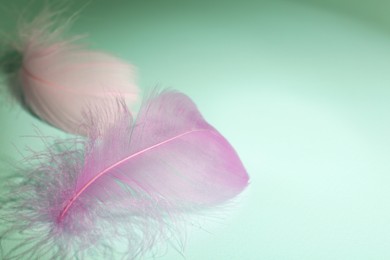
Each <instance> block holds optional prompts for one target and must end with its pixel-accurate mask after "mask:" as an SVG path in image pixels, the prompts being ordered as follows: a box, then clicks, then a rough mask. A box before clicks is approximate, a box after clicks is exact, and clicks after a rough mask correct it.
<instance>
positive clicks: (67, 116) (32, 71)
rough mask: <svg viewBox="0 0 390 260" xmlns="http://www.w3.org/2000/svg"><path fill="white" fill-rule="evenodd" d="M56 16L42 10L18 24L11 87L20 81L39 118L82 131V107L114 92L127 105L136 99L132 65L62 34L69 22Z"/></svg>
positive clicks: (26, 102) (27, 104)
mask: <svg viewBox="0 0 390 260" xmlns="http://www.w3.org/2000/svg"><path fill="white" fill-rule="evenodd" d="M55 15H58V14H57V13H54V12H52V11H49V10H46V11H44V12H42V14H40V15H38V16H37V17H36V18H35V19H34V20H33V21H32V22H31V23H29V24H28V25H27V26H23V27H22V28H21V30H20V39H21V43H20V44H19V45H18V46H17V49H18V51H20V53H21V56H22V63H21V67H20V69H19V72H18V81H17V82H14V86H13V87H14V88H17V87H18V86H19V85H20V86H21V90H22V98H23V102H24V104H25V105H26V106H27V108H28V109H30V110H31V111H32V112H33V113H34V114H35V115H37V116H38V117H39V118H41V119H43V120H44V121H46V122H48V123H49V124H51V125H53V126H55V127H57V128H60V129H62V130H64V131H67V132H70V133H74V134H82V135H85V134H86V130H87V129H85V128H82V127H80V124H81V123H82V120H83V114H82V113H83V111H84V110H85V108H86V106H91V105H94V104H99V103H101V102H102V101H103V102H104V101H105V100H107V99H112V98H115V97H116V96H118V95H120V96H122V97H124V98H125V99H126V102H127V103H128V104H129V105H133V104H134V103H135V102H136V101H137V97H138V88H137V86H136V84H135V83H134V78H135V74H134V68H133V66H132V65H130V64H128V63H126V62H124V61H122V60H121V59H119V58H116V57H114V56H112V55H110V54H108V53H104V52H98V51H90V50H87V49H85V48H84V47H83V46H81V45H77V44H75V39H76V38H75V37H73V38H72V39H68V40H63V39H61V37H62V33H63V30H64V28H65V27H66V26H68V24H69V23H70V22H69V21H67V22H64V25H62V26H58V22H55V20H56V17H53V16H55ZM57 19H58V18H57ZM13 92H15V91H14V90H13Z"/></svg>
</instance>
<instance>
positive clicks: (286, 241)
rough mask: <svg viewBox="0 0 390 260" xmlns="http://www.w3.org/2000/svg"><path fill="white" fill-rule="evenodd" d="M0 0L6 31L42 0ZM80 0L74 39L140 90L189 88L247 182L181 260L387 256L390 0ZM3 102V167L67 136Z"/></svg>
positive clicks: (200, 229)
mask: <svg viewBox="0 0 390 260" xmlns="http://www.w3.org/2000/svg"><path fill="white" fill-rule="evenodd" d="M0 3H1V8H0V11H1V14H0V26H1V30H2V31H3V33H4V34H7V35H12V33H14V31H13V29H12V28H14V26H15V18H16V17H17V14H18V13H20V11H21V10H23V9H25V8H26V4H27V3H28V4H29V12H34V11H36V10H39V9H40V7H41V6H42V3H43V1H38V0H36V1H28V2H26V1H19V0H18V1H7V0H0ZM85 3H86V1H78V2H76V3H73V4H72V5H71V10H70V12H72V11H76V10H79V9H80V8H82V11H81V12H80V14H79V18H78V19H77V21H76V22H75V24H74V26H73V27H72V29H71V32H70V34H79V33H80V34H85V33H87V34H88V36H89V38H88V42H90V44H91V46H92V48H95V49H101V50H105V51H108V52H111V53H113V54H116V55H118V56H120V57H122V58H124V59H126V60H128V61H130V62H131V63H133V64H134V65H135V66H136V67H137V69H138V82H139V85H140V86H141V88H142V89H144V90H145V89H150V88H153V87H155V86H156V85H158V86H160V87H169V88H173V89H177V90H179V91H182V92H184V93H186V94H188V95H189V96H190V97H191V98H192V99H193V100H194V101H195V102H196V103H197V105H198V106H199V109H200V111H201V112H202V113H203V115H204V116H205V118H206V119H207V120H208V121H209V122H210V123H211V124H213V125H214V126H215V127H216V128H217V129H218V130H220V132H221V133H223V134H224V135H225V136H226V137H227V139H228V140H229V141H230V142H231V143H232V145H233V146H234V147H235V148H236V150H237V152H238V153H239V155H240V157H241V159H242V161H243V163H244V165H245V166H246V168H247V170H248V172H249V174H250V176H251V184H250V186H249V187H248V189H247V190H246V192H244V193H243V194H242V196H240V198H239V200H238V201H237V203H235V204H234V205H233V206H231V207H230V208H227V209H226V210H225V211H224V212H223V214H216V215H213V216H211V217H210V219H209V220H208V221H206V222H205V223H203V221H202V222H201V224H197V225H196V226H194V227H192V228H190V230H189V232H188V238H187V240H186V249H185V252H184V255H185V259H216V260H219V259H221V260H222V259H237V260H238V259H261V260H271V259H272V260H279V259H286V260H293V259H297V260H302V259H305V260H306V259H308V260H311V259H318V260H322V259H329V260H330V259H331V260H336V259H337V260H347V259H353V260H358V259H375V260H380V259H383V260H385V259H390V208H389V201H390V188H389V187H390V163H389V155H390V121H389V110H390V102H389V100H390V88H389V86H390V73H389V72H390V71H389V70H390V69H389V68H390V33H389V32H390V16H389V15H388V14H389V11H390V2H388V1H380V0H374V1H352V0H341V1H337V0H328V1H325V0H317V1H315V0H300V1H299V0H296V1H294V0H290V1H254V0H253V1H248V0H243V1H222V0H221V1H219V0H218V1H216V0H213V1H206V0H201V1H173V0H164V1H163V0H160V1H157V0H153V1H103V0H91V1H88V3H89V4H87V5H85ZM30 7H31V8H30ZM0 100H1V105H0V133H1V134H0V159H1V161H0V168H1V169H3V170H2V171H1V173H0V174H4V175H5V174H7V168H8V167H9V166H7V165H8V163H9V162H11V161H14V160H17V159H20V158H21V157H22V156H21V155H20V153H19V152H18V150H20V151H21V152H22V153H24V152H25V147H33V148H34V149H38V150H39V149H40V148H41V147H42V145H41V143H40V141H39V139H38V138H34V137H31V136H35V135H36V134H37V129H39V131H41V133H42V134H43V135H52V136H65V134H63V133H62V132H60V131H59V130H56V129H54V128H52V127H50V126H48V125H46V124H45V123H42V122H40V121H39V120H37V119H35V118H34V117H32V116H31V115H29V114H28V113H27V112H25V111H24V110H22V109H21V108H20V106H18V105H17V104H13V103H12V102H11V101H10V100H9V98H7V96H6V94H5V93H1V98H0ZM34 126H35V127H34ZM7 162H8V163H7ZM221 215H222V216H221ZM161 259H184V258H183V257H182V256H181V255H180V254H179V253H178V252H176V251H175V250H174V249H173V248H170V249H169V250H168V251H167V252H166V254H165V255H163V256H162V257H161Z"/></svg>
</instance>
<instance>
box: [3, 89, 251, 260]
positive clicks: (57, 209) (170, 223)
mask: <svg viewBox="0 0 390 260" xmlns="http://www.w3.org/2000/svg"><path fill="white" fill-rule="evenodd" d="M106 109H107V110H113V111H108V112H107V113H106V115H112V114H114V115H115V120H113V121H109V122H106V121H105V118H106V117H104V114H103V117H102V118H100V117H96V116H91V115H93V114H94V113H95V109H94V108H93V107H92V108H91V109H90V110H89V113H87V115H86V116H85V117H86V118H88V119H89V122H88V124H87V125H89V127H90V128H89V131H88V133H89V134H88V138H86V139H81V138H80V139H74V141H71V142H70V141H63V142H59V143H57V145H56V146H55V147H49V149H48V151H47V152H46V153H41V154H37V155H36V156H35V158H36V159H38V161H39V163H38V164H37V166H36V169H35V170H34V171H32V172H31V173H30V174H28V175H25V176H24V177H23V179H24V180H25V182H24V184H20V183H19V184H18V186H17V188H16V190H14V192H13V193H12V195H11V197H12V198H13V201H12V202H11V203H10V204H11V207H10V208H9V210H8V212H9V214H8V215H7V216H6V219H9V221H10V222H11V223H12V225H11V227H10V228H9V229H8V230H7V231H5V232H3V235H2V239H3V240H4V239H6V238H10V237H11V236H12V233H13V232H22V233H23V234H22V237H23V238H20V239H21V240H20V241H19V243H18V244H17V246H15V247H14V248H13V249H11V250H9V251H7V252H3V259H20V258H23V257H28V259H42V258H44V257H47V258H52V259H75V258H76V259H83V258H85V257H97V256H103V257H104V259H116V258H115V255H118V254H119V255H120V256H121V257H122V258H121V259H134V258H137V257H140V256H142V255H144V253H145V252H146V251H148V250H150V249H152V248H155V247H156V245H159V244H160V243H161V242H165V241H169V240H170V239H171V238H172V237H175V234H177V232H178V231H179V230H180V228H179V226H178V225H179V223H180V220H181V218H182V217H183V216H184V214H186V213H187V215H188V214H189V213H196V212H200V211H201V210H205V209H211V208H213V207H214V206H217V205H222V204H224V203H226V202H228V201H230V200H231V199H232V198H234V197H235V196H236V195H238V194H239V193H240V192H241V191H243V190H244V189H245V187H246V186H247V184H248V175H247V173H246V171H245V169H244V166H243V165H242V163H241V161H240V159H239V157H238V155H237V154H236V152H235V151H234V149H233V148H232V146H231V145H230V144H229V143H228V142H227V141H226V139H225V138H224V137H223V136H222V135H221V134H220V133H219V132H218V131H216V130H215V129H214V128H213V127H212V126H211V125H209V124H208V123H207V122H206V121H205V120H204V119H203V117H202V116H201V114H200V113H199V111H198V109H197V107H196V106H195V104H194V103H193V102H192V101H191V100H190V99H189V98H188V97H187V96H185V95H184V94H181V93H178V92H162V93H160V94H158V95H153V96H152V97H150V98H149V99H148V100H147V101H146V102H145V103H144V104H143V105H142V107H141V110H140V112H139V113H138V117H137V120H136V121H135V122H132V117H131V115H130V113H129V111H128V110H127V108H126V105H125V104H124V103H123V102H117V103H116V105H115V106H106ZM114 111H115V113H114ZM99 113H100V112H99ZM112 122H114V123H112ZM106 124H109V125H110V126H109V127H106V126H104V125H106ZM0 241H1V240H0ZM119 249H120V250H119ZM118 251H120V252H118ZM88 259H91V258H88Z"/></svg>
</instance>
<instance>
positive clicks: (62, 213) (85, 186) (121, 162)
mask: <svg viewBox="0 0 390 260" xmlns="http://www.w3.org/2000/svg"><path fill="white" fill-rule="evenodd" d="M195 131H205V130H193V131H189V132H186V133H184V134H180V135H178V136H175V137H172V138H170V139H168V140H165V141H163V142H161V143H158V144H155V145H153V146H151V147H148V148H146V149H143V150H142V151H139V152H137V153H135V154H132V155H130V156H128V157H127V158H124V159H122V160H120V161H118V162H117V163H115V164H113V165H111V166H109V167H107V168H106V169H104V170H103V171H102V172H100V173H98V174H97V175H96V176H95V177H93V178H92V179H91V180H90V181H89V182H87V183H86V184H85V185H84V186H83V187H82V188H81V189H80V190H79V191H78V192H77V193H76V194H75V195H74V196H73V197H72V198H71V199H70V200H69V202H68V204H66V206H65V208H64V209H63V210H62V211H61V214H60V216H59V218H58V222H61V221H62V219H63V218H64V216H65V214H66V212H67V211H68V209H69V208H70V207H71V206H72V204H73V202H74V201H75V200H77V198H78V197H79V196H80V195H81V194H82V193H83V192H84V191H85V190H86V189H87V188H88V187H89V186H90V185H91V184H93V183H94V182H95V181H96V180H97V179H98V178H100V177H101V176H102V175H104V174H106V173H109V172H110V170H112V169H114V168H115V167H117V166H119V165H121V164H123V163H125V162H126V161H128V160H130V159H132V158H134V157H136V156H138V155H140V154H142V153H145V152H147V151H149V150H152V149H154V148H156V147H158V146H160V145H163V144H165V143H169V142H170V141H172V140H175V139H177V138H180V137H182V136H184V135H187V134H190V133H192V132H195Z"/></svg>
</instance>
